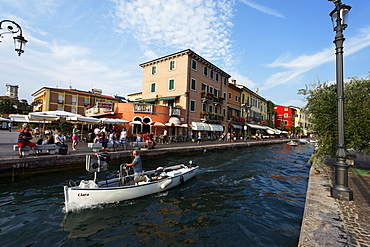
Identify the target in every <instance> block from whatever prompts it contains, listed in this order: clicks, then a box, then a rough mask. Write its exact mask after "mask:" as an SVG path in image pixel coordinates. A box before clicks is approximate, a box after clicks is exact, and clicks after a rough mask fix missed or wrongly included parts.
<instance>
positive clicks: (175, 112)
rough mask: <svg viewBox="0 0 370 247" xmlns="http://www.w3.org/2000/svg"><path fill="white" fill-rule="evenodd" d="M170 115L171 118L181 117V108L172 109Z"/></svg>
mask: <svg viewBox="0 0 370 247" xmlns="http://www.w3.org/2000/svg"><path fill="white" fill-rule="evenodd" d="M169 115H170V116H180V115H181V108H177V107H170V112H169Z"/></svg>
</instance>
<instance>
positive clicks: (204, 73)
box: [203, 66, 208, 76]
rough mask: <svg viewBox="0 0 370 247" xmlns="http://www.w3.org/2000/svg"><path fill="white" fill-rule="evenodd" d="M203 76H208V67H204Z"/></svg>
mask: <svg viewBox="0 0 370 247" xmlns="http://www.w3.org/2000/svg"><path fill="white" fill-rule="evenodd" d="M203 75H205V76H208V67H206V66H204V68H203Z"/></svg>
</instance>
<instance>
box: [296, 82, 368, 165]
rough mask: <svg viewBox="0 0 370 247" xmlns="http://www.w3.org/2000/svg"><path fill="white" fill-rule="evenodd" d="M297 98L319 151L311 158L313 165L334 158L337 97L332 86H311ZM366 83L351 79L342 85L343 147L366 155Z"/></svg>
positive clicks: (303, 90) (299, 92)
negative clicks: (303, 106)
mask: <svg viewBox="0 0 370 247" xmlns="http://www.w3.org/2000/svg"><path fill="white" fill-rule="evenodd" d="M298 94H302V95H304V96H305V98H306V100H307V105H306V110H307V111H308V112H309V114H310V115H311V122H312V125H313V131H314V133H315V134H316V135H317V139H318V144H319V148H318V149H317V150H316V151H315V154H314V155H313V156H312V157H311V160H312V161H313V162H314V163H315V164H319V163H321V162H322V161H323V160H324V159H325V158H326V157H335V153H336V150H337V143H338V141H337V94H336V85H335V84H329V83H322V84H321V83H320V82H318V83H313V84H310V85H308V86H307V85H306V89H300V90H299V91H298ZM369 95H370V80H369V79H368V78H367V79H358V78H356V77H354V78H352V79H351V80H350V81H349V82H347V83H345V84H344V97H345V101H344V111H345V115H344V116H345V120H344V121H345V124H344V132H345V140H346V147H347V148H348V149H353V150H355V151H360V152H366V153H370V147H369V142H370V111H369V109H370V97H369Z"/></svg>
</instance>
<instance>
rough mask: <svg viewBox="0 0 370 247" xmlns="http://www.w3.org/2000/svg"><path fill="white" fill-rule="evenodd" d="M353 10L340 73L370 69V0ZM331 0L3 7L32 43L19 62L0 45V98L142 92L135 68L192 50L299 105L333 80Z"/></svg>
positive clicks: (28, 2)
mask: <svg viewBox="0 0 370 247" xmlns="http://www.w3.org/2000/svg"><path fill="white" fill-rule="evenodd" d="M343 3H344V4H347V5H351V6H352V10H351V11H350V15H349V23H348V28H347V29H346V30H345V31H344V35H345V38H346V41H345V43H344V51H345V57H344V66H345V69H344V76H345V78H348V77H353V76H357V77H360V78H365V77H367V76H368V75H369V71H370V59H369V55H370V18H369V17H368V16H369V13H370V1H369V0H356V1H355V0H343ZM333 9H334V4H333V3H332V2H329V1H327V0H311V1H297V0H284V1H276V0H181V1H180V0H171V1H168V0H150V1H149V0H91V1H81V0H80V1H78V0H77V1H76V0H17V1H14V0H0V20H4V19H10V20H14V21H16V22H17V23H18V24H20V25H21V27H22V28H23V34H24V36H25V38H26V39H27V40H28V41H29V42H28V43H27V46H26V50H25V53H24V54H23V55H22V56H21V57H18V56H17V54H16V53H15V51H14V47H13V41H12V36H11V35H3V39H1V41H2V43H0V73H1V85H3V86H0V95H5V84H7V83H8V84H16V85H19V90H20V98H25V99H27V100H28V101H29V102H31V101H32V97H31V94H32V93H33V92H35V91H36V90H38V89H40V88H41V87H43V86H48V87H60V88H69V87H70V86H71V87H72V88H77V89H80V90H90V89H92V88H100V89H102V90H103V94H106V95H115V94H118V95H121V96H126V95H127V94H130V93H135V92H140V91H141V85H142V84H141V81H142V68H141V67H140V66H139V64H140V63H143V62H146V61H149V60H152V59H155V58H157V57H161V56H165V55H168V54H171V53H175V52H177V51H181V50H185V49H192V50H193V51H194V52H196V53H198V54H199V55H201V56H202V57H204V58H206V59H208V60H209V61H211V62H212V63H213V64H215V65H216V66H218V67H219V68H221V69H223V70H224V71H226V72H227V73H229V74H230V75H231V76H232V78H234V79H236V80H237V83H238V84H243V85H245V86H247V87H248V88H250V89H252V90H255V89H257V88H258V89H259V94H260V95H261V96H262V97H264V98H266V99H268V100H272V101H273V102H274V103H275V104H279V105H285V106H288V105H295V106H300V107H303V106H304V105H305V102H304V101H303V97H302V95H297V90H298V89H301V88H305V85H306V84H310V83H313V82H318V81H321V82H324V81H329V82H334V81H335V51H334V48H335V47H334V44H333V39H334V35H335V33H334V32H333V26H332V23H331V20H330V17H329V13H330V12H331V11H332V10H333Z"/></svg>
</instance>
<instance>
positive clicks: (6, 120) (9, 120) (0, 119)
mask: <svg viewBox="0 0 370 247" xmlns="http://www.w3.org/2000/svg"><path fill="white" fill-rule="evenodd" d="M0 122H12V120H11V119H7V118H3V117H0Z"/></svg>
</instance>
